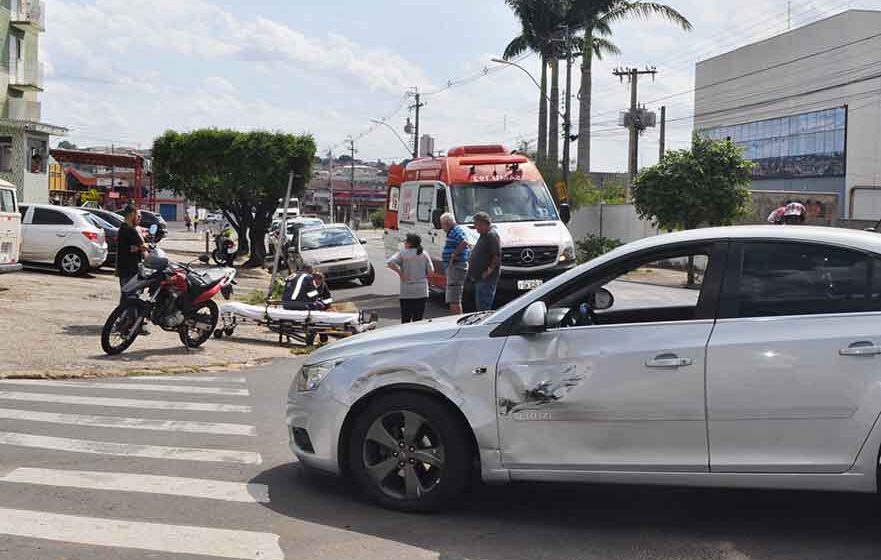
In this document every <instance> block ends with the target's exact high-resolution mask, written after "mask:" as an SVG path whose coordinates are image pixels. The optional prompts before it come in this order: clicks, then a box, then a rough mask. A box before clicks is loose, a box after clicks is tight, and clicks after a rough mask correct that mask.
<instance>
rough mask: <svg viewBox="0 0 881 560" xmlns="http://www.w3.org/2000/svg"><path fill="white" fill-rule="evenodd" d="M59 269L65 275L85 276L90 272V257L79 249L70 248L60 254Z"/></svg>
mask: <svg viewBox="0 0 881 560" xmlns="http://www.w3.org/2000/svg"><path fill="white" fill-rule="evenodd" d="M56 264H57V265H58V270H59V271H60V272H61V274H64V275H65V276H83V275H84V274H86V273H87V272H89V259H88V258H86V254H85V253H83V252H82V251H80V250H79V249H74V248H72V247H71V248H68V249H64V250H63V251H61V253H59V254H58V260H57V263H56Z"/></svg>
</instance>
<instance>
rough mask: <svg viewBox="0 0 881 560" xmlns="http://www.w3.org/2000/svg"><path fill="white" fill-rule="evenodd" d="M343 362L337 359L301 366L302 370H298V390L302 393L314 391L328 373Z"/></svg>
mask: <svg viewBox="0 0 881 560" xmlns="http://www.w3.org/2000/svg"><path fill="white" fill-rule="evenodd" d="M341 363H343V360H339V359H337V360H327V361H325V362H319V363H317V364H311V365H308V366H303V367H302V368H300V371H299V372H297V391H300V392H301V393H303V392H306V391H314V390H315V389H317V388H318V386H319V385H320V384H321V382H322V381H324V378H325V377H327V374H328V373H330V372H331V370H332V369H333V368H335V367H337V366H338V365H340V364H341Z"/></svg>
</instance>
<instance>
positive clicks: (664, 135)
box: [658, 105, 667, 161]
mask: <svg viewBox="0 0 881 560" xmlns="http://www.w3.org/2000/svg"><path fill="white" fill-rule="evenodd" d="M658 144H659V147H658V161H661V160H662V159H664V152H665V151H666V147H667V146H666V144H667V106H666V105H662V106H661V134H660V139H659V140H658Z"/></svg>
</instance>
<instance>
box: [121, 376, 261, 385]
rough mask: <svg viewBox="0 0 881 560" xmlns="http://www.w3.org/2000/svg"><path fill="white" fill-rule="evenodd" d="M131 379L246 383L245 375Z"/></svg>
mask: <svg viewBox="0 0 881 560" xmlns="http://www.w3.org/2000/svg"><path fill="white" fill-rule="evenodd" d="M125 380H126V381H127V382H129V381H207V382H227V383H246V379H245V378H244V377H226V376H214V375H135V376H132V377H126V378H125Z"/></svg>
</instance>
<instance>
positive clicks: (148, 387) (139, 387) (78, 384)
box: [2, 379, 250, 397]
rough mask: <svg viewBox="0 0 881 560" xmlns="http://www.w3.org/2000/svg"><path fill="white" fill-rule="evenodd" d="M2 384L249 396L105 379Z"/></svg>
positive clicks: (243, 392) (241, 391)
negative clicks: (115, 381) (112, 381)
mask: <svg viewBox="0 0 881 560" xmlns="http://www.w3.org/2000/svg"><path fill="white" fill-rule="evenodd" d="M2 385H4V386H5V385H36V386H38V387H74V388H83V389H114V390H116V389H119V390H124V391H156V392H160V393H195V394H201V395H231V396H236V397H247V396H248V395H250V393H249V392H248V390H247V389H233V388H228V387H193V386H188V385H154V384H146V383H108V382H104V381H44V380H42V379H9V380H5V381H3V382H2Z"/></svg>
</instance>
